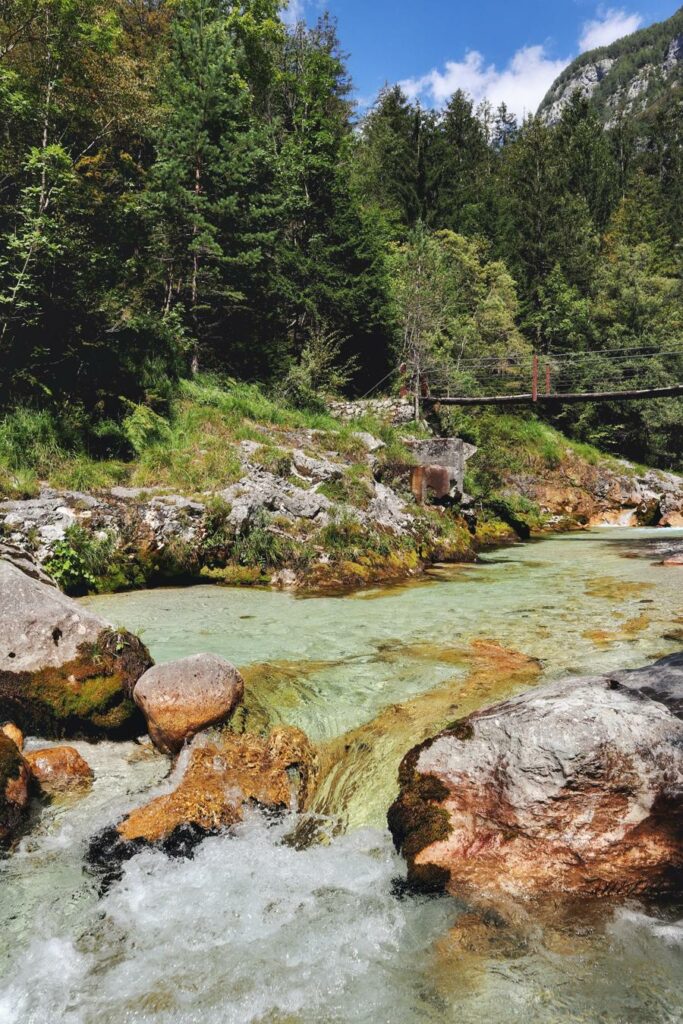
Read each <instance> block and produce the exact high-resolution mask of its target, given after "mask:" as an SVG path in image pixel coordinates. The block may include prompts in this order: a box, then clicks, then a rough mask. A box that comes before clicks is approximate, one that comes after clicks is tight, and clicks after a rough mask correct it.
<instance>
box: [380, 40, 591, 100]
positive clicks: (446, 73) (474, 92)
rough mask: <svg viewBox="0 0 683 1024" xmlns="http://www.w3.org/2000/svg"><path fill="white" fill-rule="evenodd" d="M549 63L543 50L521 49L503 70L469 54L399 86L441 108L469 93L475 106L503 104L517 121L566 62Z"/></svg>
mask: <svg viewBox="0 0 683 1024" xmlns="http://www.w3.org/2000/svg"><path fill="white" fill-rule="evenodd" d="M570 59H571V58H567V59H565V60H552V59H551V58H550V57H549V56H548V54H547V52H546V49H545V47H544V46H542V45H538V46H524V47H522V49H521V50H518V51H517V52H516V53H515V54H514V55H513V57H512V59H511V60H510V62H509V63H508V65H507V66H506V67H504V68H497V67H496V65H495V64H486V61H485V59H484V56H483V55H482V54H481V53H479V52H478V51H477V50H470V51H469V52H468V53H467V54H466V55H465V58H464V60H462V61H448V62H447V63H446V65H445V67H444V69H443V71H439V70H437V69H436V68H434V69H433V70H432V71H430V72H429V73H428V74H426V75H423V76H422V77H421V78H410V79H407V80H406V81H404V82H401V83H400V85H401V88H402V89H403V90H404V92H405V93H406V94H407V95H408V96H409V97H410V98H411V99H417V98H421V99H424V100H425V101H426V102H429V103H432V104H433V105H434V106H437V107H440V106H442V105H443V104H444V103H445V102H446V101H447V100H448V99H449V97H450V96H451V95H452V94H453V93H454V92H455V91H456V89H462V90H464V92H466V93H469V95H470V96H471V97H472V99H473V100H474V101H475V103H479V102H480V101H481V100H483V99H488V100H489V101H490V102H491V103H492V104H493V105H494V106H497V105H498V104H499V103H503V102H504V103H506V104H507V107H508V109H509V110H511V111H513V112H514V113H515V114H517V115H518V117H523V116H524V115H525V114H530V113H533V112H534V111H535V110H536V108H537V107H538V105H539V103H540V102H541V100H542V99H543V97H544V96H545V94H546V92H547V91H548V89H549V88H550V86H551V85H552V83H553V82H554V81H555V79H556V78H557V76H558V75H559V74H560V72H561V71H562V70H563V69H564V68H565V67H566V66H567V64H568V63H569V60H570Z"/></svg>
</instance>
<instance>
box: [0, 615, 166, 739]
mask: <svg viewBox="0 0 683 1024" xmlns="http://www.w3.org/2000/svg"><path fill="white" fill-rule="evenodd" d="M151 664H152V658H151V656H150V654H149V651H148V650H147V648H146V647H145V645H144V644H143V643H142V641H141V640H139V639H138V637H135V636H133V635H132V634H131V633H128V632H126V631H124V630H120V631H117V630H113V629H105V630H102V632H101V633H100V634H99V635H98V637H97V638H96V640H95V641H92V642H91V641H85V642H84V643H83V644H81V645H80V647H79V648H78V650H77V653H76V657H75V658H72V659H70V660H69V661H66V662H64V664H62V665H58V666H54V665H48V666H46V667H45V668H41V669H38V670H36V671H34V672H28V671H26V672H11V671H5V670H0V718H10V719H11V720H12V721H13V722H15V723H16V724H17V725H18V726H19V728H20V729H23V730H24V732H31V733H38V734H40V735H41V736H46V737H50V738H61V737H65V736H66V737H72V738H73V737H83V738H86V739H101V738H109V739H128V738H132V737H134V736H139V735H140V734H141V733H143V732H144V731H145V722H144V718H143V716H142V714H141V712H140V711H139V710H138V708H137V707H136V705H135V703H134V701H133V699H132V690H133V687H134V686H135V683H136V682H137V680H138V678H139V677H140V676H141V675H142V673H143V672H145V671H146V670H147V669H148V668H149V667H150V666H151Z"/></svg>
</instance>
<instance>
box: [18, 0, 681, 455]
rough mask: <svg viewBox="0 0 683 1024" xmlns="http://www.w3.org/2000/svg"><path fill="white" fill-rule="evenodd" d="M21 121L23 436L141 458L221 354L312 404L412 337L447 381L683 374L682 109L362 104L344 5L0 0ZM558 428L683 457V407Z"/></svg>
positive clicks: (605, 412) (560, 415)
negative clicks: (137, 413)
mask: <svg viewBox="0 0 683 1024" xmlns="http://www.w3.org/2000/svg"><path fill="white" fill-rule="evenodd" d="M0 124H1V125H2V133H1V135H0V318H1V319H0V353H1V357H2V366H3V374H2V380H1V382H0V408H1V411H2V416H3V419H2V421H1V422H0V449H2V447H3V445H9V444H10V443H11V437H12V436H16V429H15V428H16V424H17V422H19V421H20V422H21V423H23V424H24V426H25V427H26V424H28V426H27V427H26V430H25V434H24V440H23V443H24V444H25V446H26V447H27V448H28V447H30V444H31V430H35V431H43V432H44V431H45V430H49V431H51V432H52V433H53V434H54V435H55V436H56V437H57V438H58V440H59V443H60V444H61V445H62V446H66V447H69V446H71V447H72V448H74V449H79V450H80V449H83V450H87V451H88V452H89V453H91V454H92V455H94V456H96V457H125V452H126V448H127V446H128V445H129V439H128V438H127V435H126V433H125V431H124V430H123V429H122V422H123V421H124V419H125V418H126V417H127V416H130V413H131V410H134V409H136V408H138V407H145V408H148V409H149V410H151V412H153V413H155V414H160V415H163V414H164V413H165V411H166V410H167V409H168V406H169V403H170V402H171V400H172V397H173V395H174V393H175V392H176V389H177V388H178V386H179V384H180V382H182V381H183V380H186V379H191V378H192V377H193V376H196V375H197V374H198V373H199V374H209V375H214V376H215V377H216V378H217V379H219V380H220V379H227V378H230V379H236V380H239V381H244V382H259V383H260V384H261V385H262V387H263V388H264V389H265V390H266V391H267V392H268V393H269V394H271V395H274V396H277V397H278V399H280V400H282V401H284V402H286V403H288V404H289V405H291V406H293V407H299V408H312V409H315V408H316V407H317V406H319V405H320V402H321V396H322V395H324V394H326V393H328V392H334V391H340V390H341V391H346V392H347V393H349V394H356V395H359V394H363V393H365V392H366V391H367V390H368V389H370V388H372V387H373V386H375V385H376V384H377V383H378V382H379V381H381V380H382V378H384V377H387V375H390V374H391V373H392V370H394V368H395V367H396V366H397V365H398V364H399V363H400V362H401V360H403V359H405V358H406V354H407V350H408V349H410V350H411V351H412V350H419V352H420V353H421V355H422V357H423V358H424V359H425V360H426V361H428V362H429V363H430V365H434V366H438V367H439V368H441V369H443V370H444V372H449V373H453V374H457V373H458V372H459V371H460V370H461V369H462V366H463V365H466V364H467V363H468V362H469V363H470V364H472V362H473V361H476V360H487V361H488V362H489V365H491V366H492V367H493V368H494V369H495V370H496V371H498V370H499V371H500V372H509V371H510V370H511V368H512V369H514V366H515V364H516V361H519V360H522V359H524V358H526V357H527V356H528V355H529V353H531V352H538V353H543V354H544V355H545V356H548V357H549V356H552V355H555V356H566V355H574V354H575V355H576V356H577V357H578V356H581V355H584V354H589V353H607V355H609V354H611V353H614V354H615V355H616V354H618V356H619V359H620V368H621V373H622V378H623V379H629V371H630V372H631V375H632V376H635V375H637V379H638V381H639V383H642V384H648V385H652V386H664V385H666V384H669V383H671V373H672V366H677V368H678V371H679V372H678V379H679V380H680V379H681V374H680V370H681V369H682V368H683V367H682V364H683V357H681V354H680V352H681V348H682V346H681V337H682V335H683V301H682V300H683V290H682V286H681V266H682V260H683V251H682V249H681V238H682V237H683V230H682V229H683V159H682V154H683V147H682V143H683V119H681V117H680V112H679V110H678V106H677V105H676V104H670V105H663V106H662V107H661V109H659V110H658V112H657V113H656V115H655V116H654V117H653V118H651V119H650V120H648V122H647V123H646V124H643V123H635V122H632V121H630V120H629V119H628V117H626V116H624V117H622V118H621V119H619V121H618V123H616V124H615V125H613V126H612V127H611V128H610V129H609V130H606V129H605V126H604V124H603V122H602V121H601V120H600V118H599V115H598V113H597V112H596V110H595V109H594V108H593V107H592V106H591V105H590V103H588V102H587V101H585V100H583V99H581V98H579V97H577V98H575V99H574V100H573V101H572V102H571V103H569V104H568V105H567V107H566V109H565V110H564V113H563V115H562V119H561V121H560V123H558V124H556V125H549V124H547V123H546V122H545V121H544V119H543V117H542V116H530V117H528V118H527V119H525V120H524V121H523V123H518V121H517V120H516V119H515V117H514V116H513V115H511V114H510V112H509V111H508V110H507V109H506V107H505V106H504V105H502V106H500V107H499V108H498V109H492V108H491V106H490V105H488V104H487V103H483V104H481V105H479V106H477V107H476V108H475V107H474V105H473V103H472V101H471V99H470V98H469V97H468V96H467V95H465V94H463V93H462V92H457V93H455V95H453V96H452V97H451V99H450V101H449V102H448V104H447V105H446V106H445V108H444V109H443V110H440V111H433V110H429V109H424V108H422V107H421V106H420V105H419V104H417V103H415V102H411V101H410V99H409V98H408V97H407V96H406V95H404V93H403V92H402V91H401V89H400V87H398V86H387V87H386V88H385V89H384V90H383V91H382V92H381V93H380V95H379V96H378V98H377V100H376V101H375V103H374V104H373V105H372V106H371V107H370V108H369V109H368V110H365V111H359V110H358V109H357V108H356V106H355V104H354V102H353V99H352V84H351V81H350V78H349V74H348V71H347V64H346V57H345V54H344V53H343V50H342V47H341V45H340V41H339V39H338V36H337V31H336V26H335V24H334V21H333V20H332V19H330V18H329V17H328V16H323V17H321V18H320V20H319V21H318V22H317V23H316V24H315V25H313V26H309V25H306V24H304V23H299V24H296V25H294V26H292V25H290V24H288V23H286V22H285V21H284V20H283V17H282V12H281V10H280V5H279V4H278V3H277V2H276V0H243V2H242V3H239V4H235V3H231V2H227V0H175V2H170V0H169V2H166V3H163V2H159V0H3V3H2V5H1V6H0ZM633 353H637V354H638V355H639V359H638V360H635V359H634V360H633V361H631V354H633ZM676 353H678V355H676ZM643 354H645V355H646V356H647V358H646V359H643V358H642V357H643ZM672 354H673V357H672ZM676 360H678V362H677V363H676ZM598 363H599V360H598ZM573 365H575V367H576V368H577V369H576V379H575V383H576V385H577V386H578V387H580V386H581V384H582V383H585V384H591V383H594V382H595V367H596V365H597V364H596V361H595V360H593V362H591V364H590V365H591V367H592V370H591V371H590V372H591V373H592V375H593V376H592V379H591V380H589V379H586V380H585V381H582V380H581V372H582V371H581V367H582V365H588V364H583V363H582V362H581V359H580V358H577V360H576V361H575V363H574V364H573ZM585 372H586V374H588V372H589V371H588V370H586V371H585ZM391 379H392V378H391V377H390V378H389V380H390V383H389V385H388V386H391ZM393 380H394V383H395V381H396V378H395V377H394V378H393ZM473 386H476V383H475V384H474V385H473ZM17 417H19V420H18V419H17ZM31 424H33V426H31ZM46 424H48V426H46ZM553 425H554V426H557V427H559V428H560V429H562V430H564V431H565V432H567V433H568V434H570V435H571V436H573V437H574V438H576V439H578V440H580V441H587V442H590V443H592V444H596V445H598V446H600V447H602V448H604V449H606V450H608V451H612V452H614V453H616V454H620V455H625V456H628V457H631V458H633V459H636V460H638V461H641V462H649V463H651V464H654V465H659V466H662V467H671V468H680V467H681V464H682V461H683V400H681V399H674V400H668V401H666V402H664V401H662V402H649V403H638V402H635V403H629V404H627V403H623V402H622V403H619V402H612V403H609V404H608V405H602V406H600V407H599V408H598V407H597V406H594V405H590V404H589V405H583V406H568V407H563V408H562V409H561V410H560V411H559V412H557V413H556V414H554V415H553ZM13 431H14V434H13ZM8 438H9V439H10V440H8ZM2 455H3V452H2V451H1V450H0V456H2Z"/></svg>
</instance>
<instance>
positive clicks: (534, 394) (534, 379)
mask: <svg viewBox="0 0 683 1024" xmlns="http://www.w3.org/2000/svg"><path fill="white" fill-rule="evenodd" d="M531 401H532V402H537V401H538V356H537V355H536V353H535V352H534V359H533V363H532V366H531Z"/></svg>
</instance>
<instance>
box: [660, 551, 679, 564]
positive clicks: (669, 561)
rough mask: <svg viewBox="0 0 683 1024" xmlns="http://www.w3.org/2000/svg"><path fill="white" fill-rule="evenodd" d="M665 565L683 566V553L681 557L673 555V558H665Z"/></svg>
mask: <svg viewBox="0 0 683 1024" xmlns="http://www.w3.org/2000/svg"><path fill="white" fill-rule="evenodd" d="M663 564H664V565H683V553H681V554H680V555H672V556H671V558H665V559H664V562H663Z"/></svg>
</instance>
